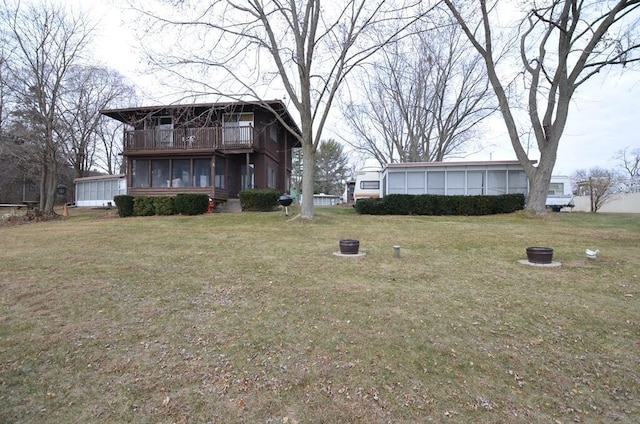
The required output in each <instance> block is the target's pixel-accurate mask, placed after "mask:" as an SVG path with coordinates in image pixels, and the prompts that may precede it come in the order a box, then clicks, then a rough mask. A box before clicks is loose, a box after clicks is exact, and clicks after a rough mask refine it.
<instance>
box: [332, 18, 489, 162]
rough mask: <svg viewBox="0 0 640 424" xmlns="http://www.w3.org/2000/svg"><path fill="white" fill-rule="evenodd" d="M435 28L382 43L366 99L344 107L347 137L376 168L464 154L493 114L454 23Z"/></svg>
mask: <svg viewBox="0 0 640 424" xmlns="http://www.w3.org/2000/svg"><path fill="white" fill-rule="evenodd" d="M439 25H440V26H439V27H437V28H435V29H430V30H428V31H427V30H425V31H421V32H419V33H418V34H416V35H415V36H413V37H410V38H406V39H404V40H401V41H398V42H396V43H393V44H389V45H386V46H385V47H384V48H383V50H382V52H381V54H380V57H381V59H380V60H379V61H378V63H376V65H375V66H374V67H373V70H372V75H371V76H367V75H365V76H364V77H363V78H362V79H363V80H364V81H365V84H364V87H363V88H364V91H365V93H364V95H363V98H364V99H365V101H364V102H363V103H359V102H357V101H356V102H353V101H351V102H349V104H348V105H347V107H346V108H345V110H344V116H345V119H346V120H347V122H348V123H349V125H350V127H351V128H352V130H353V131H354V133H355V135H356V140H357V141H355V142H353V141H351V142H349V141H348V140H345V141H347V142H348V143H349V144H351V145H352V146H353V147H354V148H356V149H357V150H359V151H364V152H367V153H368V154H369V156H372V157H374V158H375V159H376V160H377V161H378V162H379V163H380V164H381V165H384V164H385V163H391V162H396V161H400V162H419V161H442V160H443V159H445V158H447V157H451V156H455V155H463V154H464V153H465V152H468V149H469V148H470V147H472V146H471V141H472V140H473V138H474V137H475V136H476V133H477V132H476V129H477V128H478V125H479V124H480V123H481V122H482V120H483V119H484V118H486V117H487V116H489V115H490V114H491V113H493V112H494V111H495V107H492V105H491V104H490V100H492V99H493V97H492V96H491V94H492V93H491V89H490V87H489V81H488V79H487V78H486V73H485V70H484V67H483V65H482V59H481V57H480V55H478V54H477V53H475V54H474V53H472V54H470V53H469V47H470V46H469V45H468V41H467V40H466V37H464V34H462V30H461V29H460V28H459V26H457V25H455V21H454V22H448V23H447V22H446V21H443V22H441V23H440V24H439Z"/></svg>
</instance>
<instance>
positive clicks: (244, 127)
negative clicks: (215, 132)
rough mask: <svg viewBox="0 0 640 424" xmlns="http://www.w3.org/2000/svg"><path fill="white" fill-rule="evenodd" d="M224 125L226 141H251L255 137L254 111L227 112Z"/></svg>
mask: <svg viewBox="0 0 640 424" xmlns="http://www.w3.org/2000/svg"><path fill="white" fill-rule="evenodd" d="M222 127H223V129H224V130H223V141H224V142H225V143H250V142H251V141H252V139H253V138H252V135H253V134H252V131H253V113H225V114H224V115H223V116H222Z"/></svg>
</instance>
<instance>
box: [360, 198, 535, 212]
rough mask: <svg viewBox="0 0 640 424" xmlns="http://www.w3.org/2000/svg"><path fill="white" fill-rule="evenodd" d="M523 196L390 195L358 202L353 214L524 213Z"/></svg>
mask: <svg viewBox="0 0 640 424" xmlns="http://www.w3.org/2000/svg"><path fill="white" fill-rule="evenodd" d="M524 201H525V198H524V194H521V193H516V194H504V195H500V196H444V195H433V194H421V195H411V194H390V195H388V196H386V197H384V198H382V199H361V200H358V201H357V202H356V212H358V213H359V214H366V215H491V214H498V213H511V212H515V211H517V210H522V209H524Z"/></svg>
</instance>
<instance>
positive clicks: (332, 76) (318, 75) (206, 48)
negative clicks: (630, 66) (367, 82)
mask: <svg viewBox="0 0 640 424" xmlns="http://www.w3.org/2000/svg"><path fill="white" fill-rule="evenodd" d="M420 3H421V2H420V1H418V0H396V1H385V0H375V1H371V0H349V1H344V2H336V3H332V4H323V3H322V2H321V1H320V0H289V1H275V0H274V1H263V0H247V1H242V2H241V1H232V0H217V1H213V2H209V3H207V4H205V5H204V6H202V5H200V4H199V3H197V2H187V1H185V2H180V4H181V6H182V8H181V9H180V11H179V12H177V13H176V12H175V11H172V13H173V16H176V15H179V16H188V15H187V13H191V15H190V16H191V17H190V18H185V19H183V20H180V21H177V20H175V19H173V18H172V17H169V16H165V17H160V16H158V15H157V13H156V12H155V11H148V12H146V13H147V15H148V16H152V17H153V18H154V20H155V22H156V26H155V27H152V28H150V29H149V30H148V33H149V34H152V36H157V35H158V34H161V33H163V31H168V33H171V34H172V43H174V44H176V49H175V50H174V52H173V53H168V52H166V51H161V52H157V53H156V52H153V53H152V54H151V55H150V58H151V59H153V60H154V61H155V62H156V63H157V64H158V65H159V66H161V67H162V68H164V69H165V70H169V71H171V72H174V73H179V74H180V76H181V77H182V79H183V81H184V78H185V76H187V75H192V77H189V78H190V81H191V82H193V83H195V84H199V85H200V86H201V87H203V91H205V92H208V93H215V94H218V95H221V96H225V97H232V98H235V99H247V98H249V99H253V100H254V101H261V100H262V99H264V97H265V94H266V93H270V92H271V93H273V92H274V89H275V90H276V91H275V92H279V93H281V95H282V96H284V97H286V98H287V99H288V101H290V102H291V104H292V105H293V107H294V108H295V111H296V112H297V115H298V117H299V122H300V132H299V133H298V132H297V131H296V130H294V129H293V128H290V127H289V126H288V125H287V123H286V122H285V121H284V119H282V118H278V119H279V120H280V121H281V123H282V124H283V125H285V126H287V127H289V130H290V131H291V132H292V134H293V135H294V137H296V138H297V139H298V141H299V142H300V143H301V145H302V149H303V156H304V161H305V163H306V164H309V165H310V166H305V167H304V169H303V173H304V176H303V179H302V184H303V189H302V191H303V193H305V194H311V193H313V181H314V175H313V173H314V167H313V164H314V162H315V152H316V149H317V147H318V144H319V143H320V140H321V137H322V131H323V129H324V126H325V124H326V122H327V119H328V117H329V112H330V110H331V109H332V106H333V103H334V100H335V98H336V94H337V93H338V90H339V89H340V87H341V86H342V85H343V83H344V81H345V78H346V77H347V76H348V75H349V74H350V73H351V72H352V71H353V70H354V69H356V68H357V67H359V66H361V65H363V64H364V62H365V61H366V60H367V59H368V58H369V57H371V55H372V54H374V53H375V52H376V51H378V50H379V49H380V48H381V46H383V45H384V44H386V43H387V42H389V41H390V40H393V39H396V38H397V37H399V36H400V35H401V34H404V33H405V32H406V30H407V29H408V28H409V27H410V26H411V25H413V23H414V22H415V21H416V20H418V19H419V18H420V16H421V14H420V13H419V12H418V11H417V7H418V6H420ZM423 13H424V12H422V14H423ZM165 33H166V32H165ZM374 34H376V36H375V37H374V36H373V35H374ZM381 34H382V35H383V36H382V37H380V36H378V35H381ZM143 41H144V40H143ZM183 52H186V53H183ZM185 64H190V65H197V66H198V67H199V69H200V70H201V71H203V70H204V71H206V70H214V71H215V72H216V73H217V74H218V76H219V77H220V78H216V79H215V81H214V82H212V83H207V82H206V81H208V80H207V79H206V78H205V77H204V75H203V74H202V72H199V73H195V72H194V73H188V72H185V70H184V65H185ZM232 94H235V95H232ZM263 105H264V106H266V107H268V105H267V104H263ZM273 112H276V111H273ZM276 115H277V113H276ZM301 216H302V217H305V218H310V217H312V216H313V198H312V196H310V195H308V196H303V203H302V208H301Z"/></svg>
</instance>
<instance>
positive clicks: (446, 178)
mask: <svg viewBox="0 0 640 424" xmlns="http://www.w3.org/2000/svg"><path fill="white" fill-rule="evenodd" d="M381 180H382V188H381V189H382V195H383V196H386V195H388V194H440V195H500V194H511V193H523V194H524V195H525V196H526V195H527V193H528V189H529V184H528V179H527V175H526V174H525V172H524V169H523V168H522V165H520V163H519V162H518V161H477V162H411V163H390V164H387V165H386V167H385V168H384V169H383V170H382V173H381Z"/></svg>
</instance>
